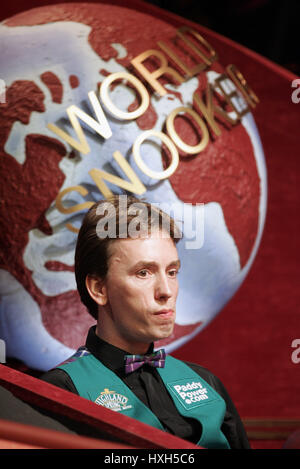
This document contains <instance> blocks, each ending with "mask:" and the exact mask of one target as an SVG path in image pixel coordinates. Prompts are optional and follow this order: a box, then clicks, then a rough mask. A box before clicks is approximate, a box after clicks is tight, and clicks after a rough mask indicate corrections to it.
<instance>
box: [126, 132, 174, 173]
mask: <svg viewBox="0 0 300 469" xmlns="http://www.w3.org/2000/svg"><path fill="white" fill-rule="evenodd" d="M151 136H152V137H157V138H159V139H160V140H162V141H163V143H164V144H165V145H166V146H167V147H168V149H169V150H170V152H171V163H170V165H169V167H168V168H167V169H165V170H164V171H152V170H151V169H149V168H148V166H147V165H146V164H145V163H144V162H143V160H142V157H141V154H140V146H141V145H142V143H143V142H144V141H145V140H147V139H149V138H150V137H151ZM133 156H134V159H135V162H136V164H137V165H138V167H139V168H140V170H141V171H143V173H145V174H146V175H147V176H150V177H151V178H153V179H166V178H168V177H170V176H171V175H172V174H173V173H174V171H176V169H177V166H178V163H179V155H178V151H177V149H176V147H175V145H174V143H173V142H172V140H170V139H169V137H168V136H167V135H166V134H164V133H162V132H158V131H156V130H146V131H145V132H143V133H142V134H141V135H140V136H139V137H138V138H137V139H136V140H135V142H134V144H133Z"/></svg>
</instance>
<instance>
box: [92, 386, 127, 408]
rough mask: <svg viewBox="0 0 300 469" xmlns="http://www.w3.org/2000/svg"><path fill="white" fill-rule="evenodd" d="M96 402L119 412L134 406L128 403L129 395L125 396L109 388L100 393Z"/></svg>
mask: <svg viewBox="0 0 300 469" xmlns="http://www.w3.org/2000/svg"><path fill="white" fill-rule="evenodd" d="M95 403H96V404H98V405H102V406H104V407H107V408H108V409H111V410H115V411H118V412H119V411H122V410H126V409H131V408H132V405H128V397H126V396H123V395H122V394H119V393H118V392H116V391H110V390H109V389H107V388H105V389H104V391H102V392H101V393H100V395H99V396H98V397H97V399H96V400H95Z"/></svg>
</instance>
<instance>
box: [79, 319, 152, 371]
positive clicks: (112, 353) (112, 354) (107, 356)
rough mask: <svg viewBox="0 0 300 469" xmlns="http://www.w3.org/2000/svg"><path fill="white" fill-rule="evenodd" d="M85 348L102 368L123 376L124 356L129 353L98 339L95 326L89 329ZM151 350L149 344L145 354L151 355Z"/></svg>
mask: <svg viewBox="0 0 300 469" xmlns="http://www.w3.org/2000/svg"><path fill="white" fill-rule="evenodd" d="M85 346H86V347H87V349H88V350H89V352H91V353H92V354H93V355H94V356H95V357H96V358H97V359H98V360H99V361H101V362H102V363H103V365H104V366H106V367H107V368H109V369H110V370H112V371H114V372H115V373H117V374H118V375H124V374H125V364H124V360H125V355H131V354H130V352H126V351H125V350H122V349H120V348H118V347H115V346H114V345H112V344H109V343H108V342H105V340H103V339H100V337H99V336H97V334H96V326H92V327H91V328H90V330H89V332H88V336H87V339H86V343H85ZM153 348H154V345H153V344H151V345H150V347H149V350H148V352H147V353H152V352H153Z"/></svg>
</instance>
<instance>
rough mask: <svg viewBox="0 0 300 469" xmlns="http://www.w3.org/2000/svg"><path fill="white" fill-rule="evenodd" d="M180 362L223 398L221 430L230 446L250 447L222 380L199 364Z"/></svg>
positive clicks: (237, 447)
mask: <svg viewBox="0 0 300 469" xmlns="http://www.w3.org/2000/svg"><path fill="white" fill-rule="evenodd" d="M182 363H185V365H187V366H189V367H190V368H191V369H192V370H193V371H194V372H195V373H197V374H198V375H199V376H200V377H201V378H203V379H204V381H206V382H207V383H208V384H209V385H210V386H211V387H212V388H214V389H215V391H216V392H217V393H218V394H219V395H220V396H221V397H222V398H223V399H224V401H225V404H226V413H225V416H224V421H223V425H222V431H223V433H224V434H225V436H226V437H227V439H228V442H229V444H230V446H231V448H236V449H250V445H249V441H248V437H247V433H246V431H245V428H244V425H243V422H242V420H241V418H240V416H239V413H238V411H237V409H236V407H235V405H234V403H233V401H232V399H231V397H230V395H229V393H228V391H227V389H226V388H225V386H224V385H223V383H222V381H221V380H220V379H219V378H218V377H217V376H216V375H215V374H214V373H212V372H211V371H210V370H208V369H207V368H205V367H203V366H201V365H198V364H196V363H191V362H187V361H182Z"/></svg>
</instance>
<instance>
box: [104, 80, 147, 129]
mask: <svg viewBox="0 0 300 469" xmlns="http://www.w3.org/2000/svg"><path fill="white" fill-rule="evenodd" d="M120 79H122V80H126V81H129V82H130V83H131V84H132V85H133V86H134V88H135V89H136V90H137V91H138V93H139V95H140V97H141V104H140V105H139V107H138V109H136V110H135V111H132V112H125V111H121V110H120V109H118V108H117V107H116V106H115V105H114V104H113V102H112V101H111V99H110V97H109V93H108V90H109V86H110V85H111V84H112V83H113V82H114V81H116V80H120ZM100 96H101V99H102V101H103V103H104V104H105V106H106V107H107V109H109V110H110V112H111V113H112V114H114V115H115V116H116V117H118V118H119V119H124V120H131V119H136V118H137V117H139V116H141V115H142V114H144V112H145V111H146V110H147V108H148V106H149V103H150V98H149V94H148V92H147V90H146V88H145V86H144V85H143V83H142V82H141V81H140V80H138V79H137V78H136V77H135V76H134V75H131V74H130V73H127V72H117V73H112V74H111V75H109V76H107V77H106V78H105V79H104V81H103V82H102V84H101V87H100Z"/></svg>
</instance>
